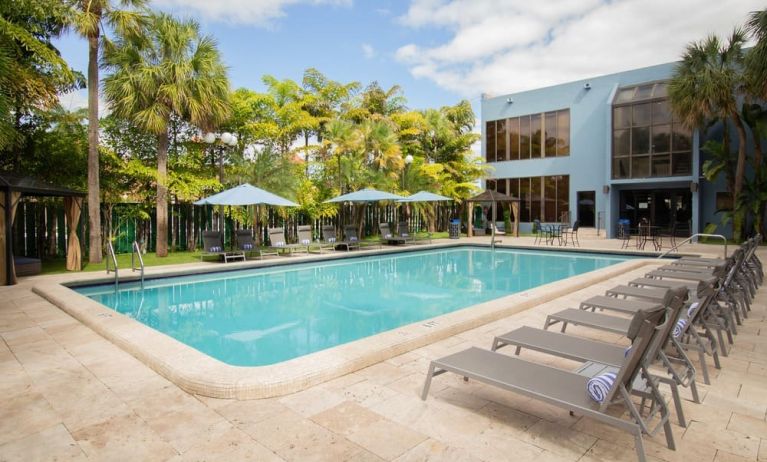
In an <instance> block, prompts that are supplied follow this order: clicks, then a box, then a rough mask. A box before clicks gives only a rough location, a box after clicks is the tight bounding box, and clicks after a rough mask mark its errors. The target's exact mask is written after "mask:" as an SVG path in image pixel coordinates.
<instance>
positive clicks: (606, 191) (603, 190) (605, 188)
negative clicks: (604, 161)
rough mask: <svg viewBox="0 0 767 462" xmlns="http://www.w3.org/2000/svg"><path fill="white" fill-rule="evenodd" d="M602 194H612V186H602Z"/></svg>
mask: <svg viewBox="0 0 767 462" xmlns="http://www.w3.org/2000/svg"><path fill="white" fill-rule="evenodd" d="M602 192H603V193H605V194H607V193H609V192H610V185H607V184H606V185H604V186H602Z"/></svg>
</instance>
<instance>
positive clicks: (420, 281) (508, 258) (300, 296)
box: [74, 246, 633, 366]
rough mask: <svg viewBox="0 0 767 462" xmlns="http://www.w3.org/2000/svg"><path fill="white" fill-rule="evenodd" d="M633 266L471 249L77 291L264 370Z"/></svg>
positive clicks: (594, 258) (605, 258)
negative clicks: (482, 305) (591, 274)
mask: <svg viewBox="0 0 767 462" xmlns="http://www.w3.org/2000/svg"><path fill="white" fill-rule="evenodd" d="M632 258H633V257H630V256H623V255H605V254H590V253H580V252H578V253H574V252H551V251H528V250H513V249H496V250H490V249H488V248H480V247H468V246H467V247H453V248H447V249H433V250H423V251H414V252H401V253H395V254H384V255H371V256H364V257H358V258H349V259H335V260H329V261H315V262H310V263H301V264H290V265H282V266H274V267H267V268H257V269H248V270H238V271H227V272H218V273H209V274H199V275H192V276H179V277H170V278H164V279H154V280H147V281H146V283H145V284H144V289H143V290H142V289H141V288H140V286H139V284H138V283H123V284H121V285H120V289H119V291H118V292H116V293H115V291H114V286H113V285H111V284H110V285H98V286H88V287H77V288H74V290H76V291H77V292H79V293H81V294H83V295H85V296H88V297H90V298H92V299H94V300H96V301H98V302H100V303H102V304H104V305H106V306H107V307H110V308H112V309H114V310H116V311H118V312H120V313H123V314H125V315H127V316H130V317H132V318H134V319H136V320H138V321H140V322H142V323H144V324H145V325H147V326H150V327H152V328H154V329H156V330H158V331H160V332H162V333H165V334H166V335H169V336H171V337H173V338H175V339H177V340H179V341H181V342H183V343H185V344H187V345H189V346H191V347H193V348H195V349H197V350H199V351H201V352H203V353H205V354H207V355H210V356H211V357H213V358H216V359H218V360H220V361H223V362H225V363H227V364H231V365H235V366H263V365H269V364H275V363H278V362H282V361H285V360H288V359H291V358H295V357H299V356H303V355H306V354H309V353H312V352H315V351H319V350H323V349H326V348H330V347H333V346H336V345H340V344H344V343H347V342H350V341H353V340H357V339H360V338H363V337H368V336H371V335H374V334H377V333H380V332H383V331H387V330H391V329H394V328H396V327H399V326H403V325H406V324H410V323H414V322H417V321H422V320H425V319H429V318H433V317H435V316H439V315H442V314H445V313H449V312H452V311H455V310H459V309H462V308H466V307H469V306H471V305H476V304H478V303H481V302H485V301H488V300H492V299H496V298H499V297H503V296H506V295H510V294H513V293H516V292H520V291H524V290H526V289H530V288H533V287H537V286H539V285H542V284H546V283H549V282H553V281H558V280H561V279H564V278H568V277H570V276H574V275H577V274H581V273H585V272H588V271H593V270H596V269H600V268H604V267H607V266H610V265H613V264H616V263H620V262H623V261H626V260H629V259H632Z"/></svg>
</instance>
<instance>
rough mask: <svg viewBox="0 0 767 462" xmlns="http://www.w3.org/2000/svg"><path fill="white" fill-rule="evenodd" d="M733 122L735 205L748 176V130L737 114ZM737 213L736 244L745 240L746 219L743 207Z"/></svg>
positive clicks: (734, 235) (734, 226)
mask: <svg viewBox="0 0 767 462" xmlns="http://www.w3.org/2000/svg"><path fill="white" fill-rule="evenodd" d="M732 120H733V122H734V123H735V129H736V130H737V132H738V163H737V164H736V165H735V184H734V185H733V190H732V196H733V197H732V199H733V201H734V203H735V204H737V202H738V197H740V193H741V192H742V191H743V182H744V180H745V176H746V128H745V127H744V126H743V121H742V120H740V117H739V116H738V114H737V112H736V113H734V114H732ZM734 209H735V213H734V216H733V221H732V237H733V238H734V239H735V242H740V241H741V240H742V239H743V221H744V219H745V210H743V208H742V207H737V206H736V207H734Z"/></svg>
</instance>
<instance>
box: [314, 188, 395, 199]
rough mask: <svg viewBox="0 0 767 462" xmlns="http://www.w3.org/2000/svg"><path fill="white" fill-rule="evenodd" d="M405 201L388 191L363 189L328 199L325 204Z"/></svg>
mask: <svg viewBox="0 0 767 462" xmlns="http://www.w3.org/2000/svg"><path fill="white" fill-rule="evenodd" d="M400 199H404V197H402V196H398V195H397V194H392V193H388V192H386V191H378V190H377V189H370V188H366V189H361V190H359V191H355V192H351V193H348V194H342V195H340V196H338V197H334V198H332V199H328V200H326V201H325V202H378V201H398V200H400Z"/></svg>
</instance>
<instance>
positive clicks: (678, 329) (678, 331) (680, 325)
mask: <svg viewBox="0 0 767 462" xmlns="http://www.w3.org/2000/svg"><path fill="white" fill-rule="evenodd" d="M685 327H687V320H686V319H680V320H679V321H677V322H676V325H675V326H674V332H672V334H673V335H674V338H679V337H681V336H682V332H684V328H685Z"/></svg>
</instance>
